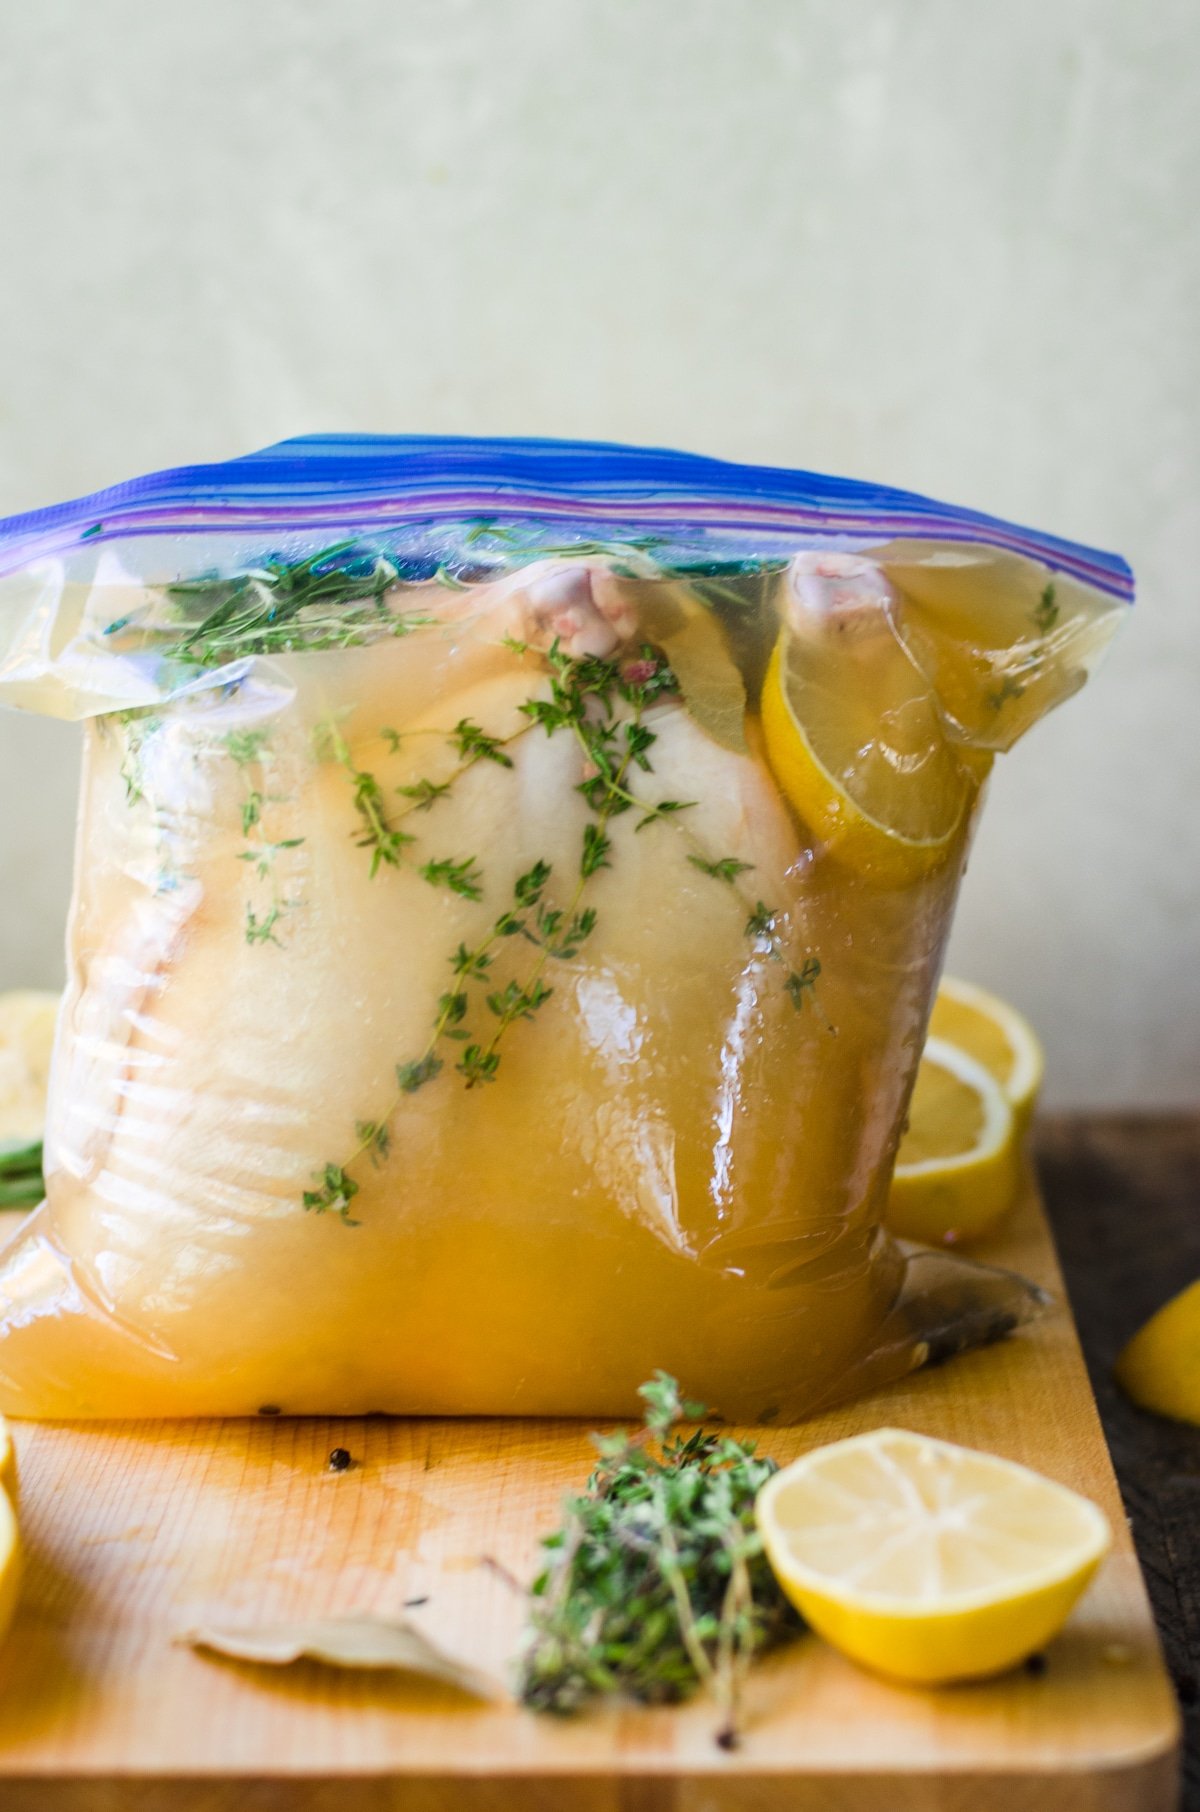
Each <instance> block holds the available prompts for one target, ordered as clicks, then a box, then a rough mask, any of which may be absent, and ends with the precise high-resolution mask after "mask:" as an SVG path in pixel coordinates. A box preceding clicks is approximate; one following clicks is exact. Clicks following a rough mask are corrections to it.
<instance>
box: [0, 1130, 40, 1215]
mask: <svg viewBox="0 0 1200 1812" xmlns="http://www.w3.org/2000/svg"><path fill="white" fill-rule="evenodd" d="M45 1193H46V1185H45V1182H44V1181H43V1178H42V1141H41V1140H40V1139H5V1140H0V1208H34V1207H36V1206H37V1204H38V1203H39V1202H40V1201H41V1199H42V1197H43V1196H44V1195H45Z"/></svg>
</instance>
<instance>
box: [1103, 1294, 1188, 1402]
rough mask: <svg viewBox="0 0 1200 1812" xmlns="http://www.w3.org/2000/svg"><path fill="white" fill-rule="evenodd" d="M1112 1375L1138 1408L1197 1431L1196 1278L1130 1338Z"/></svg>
mask: <svg viewBox="0 0 1200 1812" xmlns="http://www.w3.org/2000/svg"><path fill="white" fill-rule="evenodd" d="M1116 1373H1117V1383H1118V1384H1119V1385H1120V1386H1121V1389H1122V1390H1123V1391H1124V1392H1125V1394H1126V1396H1128V1397H1131V1398H1132V1399H1133V1401H1134V1402H1135V1403H1136V1404H1137V1405H1138V1406H1139V1408H1141V1409H1152V1410H1153V1411H1154V1413H1155V1414H1156V1415H1159V1416H1171V1417H1172V1418H1173V1419H1174V1420H1175V1421H1177V1422H1194V1423H1195V1424H1196V1425H1197V1426H1198V1427H1200V1278H1197V1280H1196V1282H1195V1283H1194V1284H1189V1285H1188V1287H1187V1289H1186V1290H1181V1291H1180V1292H1179V1295H1178V1296H1172V1298H1171V1300H1170V1302H1166V1303H1164V1304H1163V1306H1162V1308H1161V1309H1159V1311H1158V1313H1157V1314H1155V1315H1152V1316H1151V1317H1150V1319H1149V1321H1148V1322H1147V1323H1146V1325H1145V1327H1143V1328H1141V1329H1140V1330H1139V1331H1138V1332H1137V1333H1136V1334H1135V1335H1134V1336H1133V1339H1132V1340H1131V1341H1130V1342H1129V1344H1128V1346H1126V1347H1125V1348H1124V1350H1123V1351H1122V1353H1121V1355H1120V1357H1119V1358H1118V1360H1117V1367H1116Z"/></svg>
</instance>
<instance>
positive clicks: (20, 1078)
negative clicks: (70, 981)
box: [0, 989, 59, 1143]
mask: <svg viewBox="0 0 1200 1812" xmlns="http://www.w3.org/2000/svg"><path fill="white" fill-rule="evenodd" d="M58 1003H59V996H58V995H57V994H45V993H42V992H41V991H39V990H33V989H22V990H21V991H19V992H17V993H14V994H0V1142H5V1143H6V1142H8V1141H10V1140H11V1141H14V1142H15V1141H22V1140H24V1141H28V1140H33V1139H40V1138H41V1136H42V1130H43V1127H44V1125H45V1120H46V1087H47V1082H48V1079H49V1075H50V1053H51V1050H52V1049H53V1046H54V1027H55V1022H56V1020H57V1017H58Z"/></svg>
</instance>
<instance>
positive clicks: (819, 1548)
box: [756, 1428, 1110, 1685]
mask: <svg viewBox="0 0 1200 1812" xmlns="http://www.w3.org/2000/svg"><path fill="white" fill-rule="evenodd" d="M756 1514H757V1517H758V1526H759V1529H760V1531H761V1533H762V1538H763V1543H764V1545H765V1547H766V1551H767V1554H768V1557H769V1558H770V1562H771V1565H772V1567H773V1568H774V1569H775V1572H776V1575H777V1576H778V1579H779V1582H780V1584H781V1585H782V1586H783V1589H784V1591H785V1592H786V1593H787V1595H788V1597H789V1598H790V1599H791V1601H792V1603H793V1604H794V1605H795V1606H796V1608H797V1610H798V1611H800V1613H801V1615H802V1616H804V1617H805V1618H807V1620H808V1622H809V1623H810V1624H811V1625H812V1627H813V1628H814V1629H815V1630H817V1631H818V1632H819V1633H820V1634H821V1635H822V1636H824V1637H826V1639H827V1640H828V1641H830V1642H832V1643H833V1644H834V1646H835V1647H836V1648H839V1649H841V1650H842V1651H843V1653H845V1654H847V1655H849V1656H850V1657H851V1658H852V1659H853V1660H855V1661H859V1662H861V1663H862V1664H863V1666H865V1667H869V1668H872V1669H874V1670H875V1671H876V1672H878V1673H882V1674H887V1675H890V1676H891V1677H892V1678H894V1679H898V1680H908V1681H913V1682H917V1683H921V1684H925V1685H938V1684H942V1683H945V1682H948V1681H951V1680H969V1679H975V1678H979V1677H981V1676H984V1675H987V1674H996V1673H1001V1672H1003V1670H1004V1669H1005V1668H1008V1667H1012V1666H1014V1665H1015V1664H1016V1663H1017V1662H1019V1661H1022V1660H1024V1659H1025V1657H1026V1656H1027V1655H1031V1654H1033V1653H1034V1651H1035V1650H1037V1649H1040V1648H1041V1647H1043V1646H1044V1644H1045V1643H1047V1642H1048V1641H1049V1640H1050V1638H1051V1637H1052V1636H1055V1635H1057V1633H1058V1631H1059V1630H1060V1629H1061V1628H1062V1625H1063V1624H1064V1623H1065V1621H1066V1619H1067V1616H1068V1614H1069V1612H1070V1610H1071V1607H1072V1606H1073V1605H1074V1603H1075V1601H1076V1600H1077V1599H1078V1598H1079V1596H1080V1594H1081V1593H1082V1592H1083V1590H1084V1588H1085V1587H1086V1585H1087V1583H1088V1581H1089V1580H1090V1579H1091V1577H1092V1574H1093V1573H1094V1572H1095V1570H1096V1568H1097V1566H1098V1565H1099V1563H1100V1561H1101V1559H1102V1558H1103V1556H1104V1554H1105V1552H1106V1550H1107V1548H1108V1545H1109V1539H1110V1537H1109V1528H1108V1523H1107V1521H1106V1520H1105V1518H1104V1516H1103V1515H1102V1514H1101V1512H1100V1511H1099V1510H1098V1509H1097V1508H1096V1506H1095V1505H1094V1504H1092V1503H1089V1501H1088V1500H1087V1499H1086V1498H1083V1497H1079V1496H1078V1495H1077V1494H1076V1493H1075V1492H1073V1491H1068V1490H1067V1489H1066V1488H1065V1487H1064V1486H1062V1485H1057V1484H1054V1483H1052V1481H1051V1480H1049V1479H1045V1478H1042V1477H1041V1476H1040V1475H1039V1474H1038V1473H1036V1472H1030V1471H1029V1470H1028V1468H1026V1467H1024V1466H1018V1465H1015V1464H1014V1463H1013V1462H1012V1461H1010V1460H1002V1459H998V1458H997V1457H995V1456H994V1455H992V1454H987V1453H977V1452H975V1451H974V1450H973V1449H971V1448H968V1447H957V1446H954V1445H952V1444H951V1443H950V1442H948V1441H935V1440H932V1439H931V1438H929V1437H928V1436H925V1435H917V1434H909V1433H906V1432H905V1431H904V1430H902V1429H897V1428H880V1429H875V1430H874V1431H873V1432H872V1433H870V1434H865V1435H856V1436H855V1437H854V1438H853V1439H851V1440H848V1441H835V1442H834V1443H833V1444H832V1445H831V1446H828V1447H819V1448H817V1449H816V1450H815V1451H814V1452H812V1453H808V1454H805V1455H804V1457H803V1458H802V1459H799V1460H796V1461H795V1462H794V1464H792V1465H791V1466H788V1467H786V1468H785V1469H784V1471H782V1472H778V1473H776V1475H775V1477H774V1478H772V1479H770V1480H769V1481H768V1482H767V1484H766V1485H764V1487H763V1489H762V1490H761V1491H760V1493H759V1496H758V1503H757V1507H756Z"/></svg>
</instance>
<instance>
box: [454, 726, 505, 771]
mask: <svg viewBox="0 0 1200 1812" xmlns="http://www.w3.org/2000/svg"><path fill="white" fill-rule="evenodd" d="M453 741H454V744H455V747H456V748H457V749H458V753H459V757H460V759H461V760H462V761H464V762H466V763H468V764H469V763H471V762H474V761H494V762H496V763H497V765H498V766H500V767H502V768H511V766H512V757H511V755H506V754H505V753H504V746H503V744H502V743H501V741H500V739H499V737H496V736H488V735H486V734H485V733H484V731H483V730H481V729H480V727H479V725H478V724H475V723H472V722H471V719H470V718H469V717H460V718H459V720H458V722H457V723H456V724H455V726H454V731H453Z"/></svg>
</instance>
